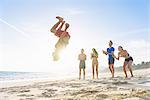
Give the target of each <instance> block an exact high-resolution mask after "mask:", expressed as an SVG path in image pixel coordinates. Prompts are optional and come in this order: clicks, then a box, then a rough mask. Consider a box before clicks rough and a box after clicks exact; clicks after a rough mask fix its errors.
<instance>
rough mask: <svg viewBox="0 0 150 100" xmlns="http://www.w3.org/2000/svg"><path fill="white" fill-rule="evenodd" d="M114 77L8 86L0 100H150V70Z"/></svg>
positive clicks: (1, 92) (3, 87)
mask: <svg viewBox="0 0 150 100" xmlns="http://www.w3.org/2000/svg"><path fill="white" fill-rule="evenodd" d="M115 74H116V76H115V78H113V79H112V78H110V74H109V73H105V74H104V73H100V75H99V76H100V78H99V79H98V80H96V79H95V80H92V79H91V77H87V79H85V80H78V78H75V79H66V80H65V79H64V80H62V79H61V80H57V81H49V80H39V81H30V82H24V83H23V82H20V83H17V84H15V82H13V83H12V84H13V85H10V83H9V84H8V85H7V83H6V84H5V85H2V86H1V87H0V100H150V68H147V69H141V70H136V71H134V77H133V78H128V79H125V78H124V74H123V73H119V72H117V73H115ZM128 75H129V73H128ZM101 76H102V77H101ZM19 84H20V85H19ZM6 85H7V87H6Z"/></svg>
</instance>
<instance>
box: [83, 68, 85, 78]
mask: <svg viewBox="0 0 150 100" xmlns="http://www.w3.org/2000/svg"><path fill="white" fill-rule="evenodd" d="M83 79H85V68H84V69H83Z"/></svg>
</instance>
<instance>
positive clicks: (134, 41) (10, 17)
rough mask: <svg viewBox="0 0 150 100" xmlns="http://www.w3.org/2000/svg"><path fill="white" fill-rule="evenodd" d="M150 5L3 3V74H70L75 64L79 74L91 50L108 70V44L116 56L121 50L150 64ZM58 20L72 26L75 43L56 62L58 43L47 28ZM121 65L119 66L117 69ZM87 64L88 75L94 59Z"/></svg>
mask: <svg viewBox="0 0 150 100" xmlns="http://www.w3.org/2000/svg"><path fill="white" fill-rule="evenodd" d="M149 5H150V1H149V0H1V1H0V38H1V39H0V51H1V53H0V55H1V60H0V70H17V71H22V70H26V71H34V70H35V68H36V69H37V70H35V71H47V70H51V69H53V70H62V69H64V68H63V67H62V68H60V66H62V65H63V64H64V63H65V65H63V66H64V67H65V69H66V70H70V69H72V68H71V67H68V66H71V65H74V67H73V68H74V69H73V70H76V68H78V67H77V66H78V61H77V59H76V58H77V55H78V53H79V52H80V49H81V48H85V51H86V53H87V55H88V56H89V55H90V52H91V48H93V47H95V48H96V49H97V50H98V51H99V53H100V66H104V67H107V57H106V56H104V55H103V54H101V50H102V49H106V48H107V47H108V41H109V40H110V39H111V40H113V42H114V47H115V48H116V52H115V53H116V54H117V52H118V51H117V47H118V46H119V45H122V46H123V47H124V48H125V49H127V51H129V53H130V54H131V55H132V56H133V58H134V63H140V62H141V60H144V61H149V60H150V57H149V56H147V55H150V53H149V50H150V35H149V33H150V20H149V19H150V18H149V17H150V16H149V9H150V8H149V7H148V6H149ZM57 15H60V16H62V17H64V19H65V20H66V21H67V22H68V23H70V29H69V32H70V34H71V40H70V44H69V46H68V47H67V48H66V51H65V52H67V53H65V52H64V53H63V55H65V57H62V59H61V60H60V61H59V62H57V63H56V62H53V61H52V59H51V53H52V52H53V49H54V45H55V43H56V41H57V38H56V37H55V36H54V35H53V34H52V33H50V32H49V29H50V28H51V27H52V26H53V24H55V23H56V21H57V20H56V19H55V16H57ZM66 56H67V58H66ZM68 59H71V61H70V62H69V63H68ZM122 62H123V60H122V61H116V66H120V65H122ZM87 64H88V66H89V70H90V66H91V60H90V59H88V60H87ZM37 66H38V68H37ZM43 66H45V68H44V69H43ZM49 66H55V67H49Z"/></svg>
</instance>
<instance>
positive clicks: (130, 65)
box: [128, 61, 133, 77]
mask: <svg viewBox="0 0 150 100" xmlns="http://www.w3.org/2000/svg"><path fill="white" fill-rule="evenodd" d="M128 69H129V71H130V73H131V77H133V72H132V61H130V62H129V64H128Z"/></svg>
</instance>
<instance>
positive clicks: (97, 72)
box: [96, 64, 98, 79]
mask: <svg viewBox="0 0 150 100" xmlns="http://www.w3.org/2000/svg"><path fill="white" fill-rule="evenodd" d="M96 75H97V79H98V64H96Z"/></svg>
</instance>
